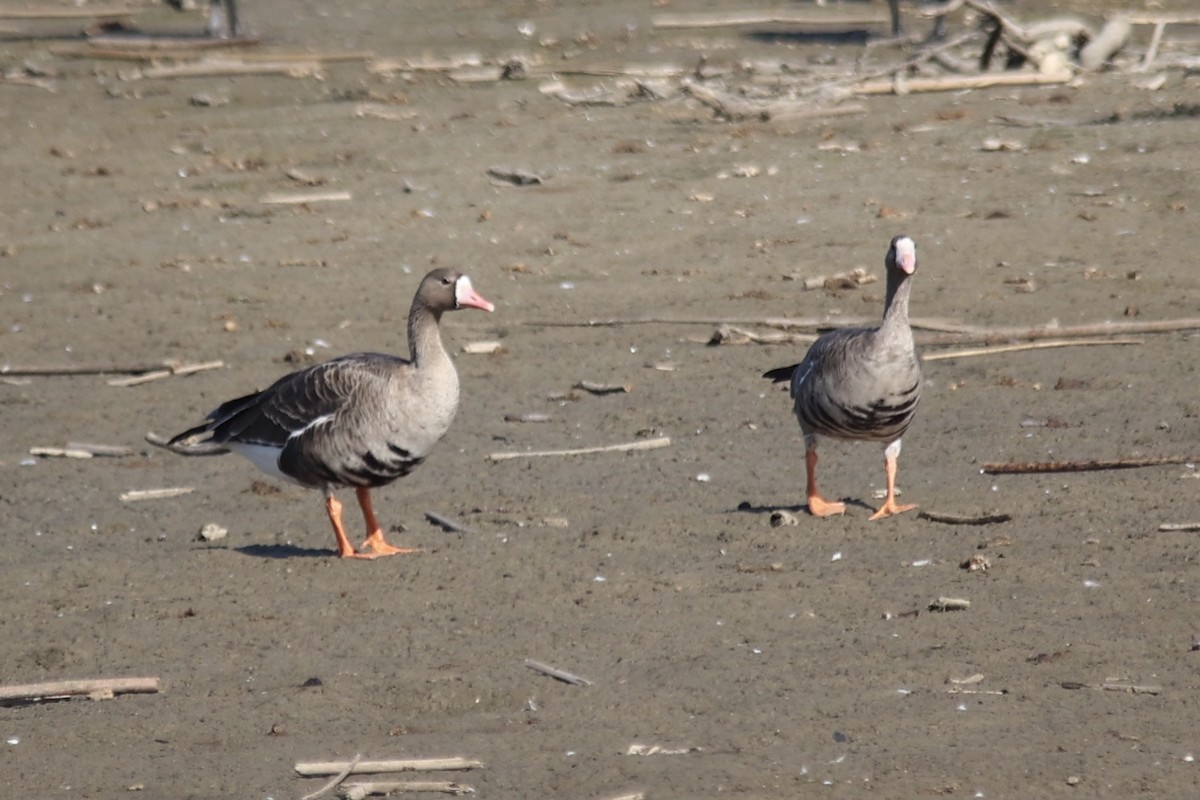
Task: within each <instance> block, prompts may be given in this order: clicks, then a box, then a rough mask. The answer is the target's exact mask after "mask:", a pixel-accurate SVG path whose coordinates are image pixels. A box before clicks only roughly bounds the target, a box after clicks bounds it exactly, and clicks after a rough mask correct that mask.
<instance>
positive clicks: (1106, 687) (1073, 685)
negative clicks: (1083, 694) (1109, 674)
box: [1059, 681, 1162, 694]
mask: <svg viewBox="0 0 1200 800" xmlns="http://www.w3.org/2000/svg"><path fill="white" fill-rule="evenodd" d="M1059 686H1062V688H1064V689H1101V690H1103V691H1106V692H1127V693H1129V694H1162V687H1161V686H1154V685H1150V684H1135V683H1083V682H1081V681H1063V682H1062V683H1060V684H1059Z"/></svg>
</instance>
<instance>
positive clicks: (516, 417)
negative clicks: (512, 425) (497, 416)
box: [504, 411, 554, 422]
mask: <svg viewBox="0 0 1200 800" xmlns="http://www.w3.org/2000/svg"><path fill="white" fill-rule="evenodd" d="M504 421H505V422H553V421H554V417H552V416H550V415H549V414H543V413H542V412H540V411H525V412H522V413H520V414H505V415H504Z"/></svg>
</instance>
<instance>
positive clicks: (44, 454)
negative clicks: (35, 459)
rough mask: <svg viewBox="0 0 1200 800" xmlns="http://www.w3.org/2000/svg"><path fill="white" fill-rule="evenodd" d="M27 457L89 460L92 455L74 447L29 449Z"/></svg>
mask: <svg viewBox="0 0 1200 800" xmlns="http://www.w3.org/2000/svg"><path fill="white" fill-rule="evenodd" d="M29 455H31V456H40V457H41V458H91V457H92V453H89V452H88V451H87V450H80V449H78V448H74V447H31V448H29Z"/></svg>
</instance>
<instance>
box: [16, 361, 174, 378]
mask: <svg viewBox="0 0 1200 800" xmlns="http://www.w3.org/2000/svg"><path fill="white" fill-rule="evenodd" d="M162 367H163V365H162V364H161V363H159V364H136V365H131V366H119V365H111V366H104V365H101V366H87V365H80V366H74V365H70V364H67V365H62V366H45V367H39V366H15V367H13V366H0V375H42V376H50V375H141V374H144V373H146V372H154V371H156V370H160V369H162Z"/></svg>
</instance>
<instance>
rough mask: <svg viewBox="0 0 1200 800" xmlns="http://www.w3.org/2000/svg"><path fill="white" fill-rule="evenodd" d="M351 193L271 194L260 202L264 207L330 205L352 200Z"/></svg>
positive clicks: (263, 197)
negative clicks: (330, 203) (308, 204)
mask: <svg viewBox="0 0 1200 800" xmlns="http://www.w3.org/2000/svg"><path fill="white" fill-rule="evenodd" d="M353 198H354V195H352V194H351V193H350V192H271V193H270V194H266V195H263V196H262V197H261V198H260V199H259V201H258V202H260V203H262V204H263V205H292V206H296V205H303V204H304V203H328V202H333V201H343V200H352V199H353Z"/></svg>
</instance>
